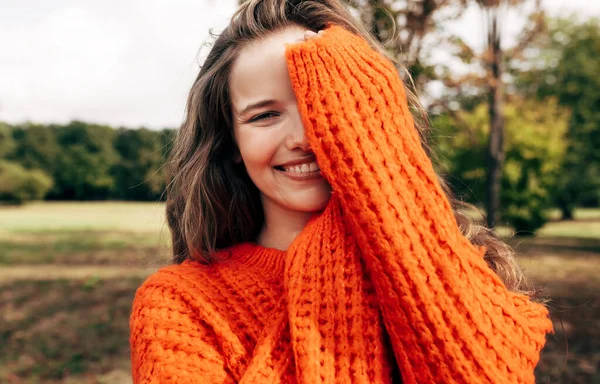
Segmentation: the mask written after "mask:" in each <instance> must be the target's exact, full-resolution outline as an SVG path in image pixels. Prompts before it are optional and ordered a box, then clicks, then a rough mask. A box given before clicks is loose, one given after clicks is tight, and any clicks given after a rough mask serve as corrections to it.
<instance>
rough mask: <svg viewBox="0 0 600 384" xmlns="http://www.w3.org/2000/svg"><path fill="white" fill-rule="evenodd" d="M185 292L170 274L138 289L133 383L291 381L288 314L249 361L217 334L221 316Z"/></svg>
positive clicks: (133, 323)
mask: <svg viewBox="0 0 600 384" xmlns="http://www.w3.org/2000/svg"><path fill="white" fill-rule="evenodd" d="M183 291H185V289H182V288H181V277H180V276H177V275H174V274H170V273H163V274H160V273H159V274H155V275H153V276H152V277H150V278H149V279H148V281H146V282H145V283H144V284H143V285H142V287H141V288H140V289H139V290H138V292H137V294H136V297H135V300H134V303H133V310H132V315H131V319H130V330H131V337H130V346H131V362H132V374H133V382H134V383H135V384H142V383H143V384H154V383H156V384H159V383H160V384H164V383H177V384H186V383H200V382H201V383H206V384H217V383H218V384H225V383H238V382H239V383H262V382H268V383H290V382H292V379H293V374H294V369H293V357H292V351H291V347H290V345H289V342H287V341H288V339H289V330H288V327H287V321H286V320H287V319H286V317H285V311H283V310H281V311H278V312H277V315H276V316H275V317H274V318H273V320H272V323H271V324H270V325H269V326H267V327H266V328H265V332H264V333H263V335H261V337H260V338H259V340H258V341H257V345H256V347H255V348H254V351H250V352H251V353H252V356H249V355H250V354H249V353H247V352H246V351H245V350H244V349H243V347H241V346H240V345H239V342H238V341H237V340H236V337H235V335H223V334H217V333H216V332H215V331H214V329H215V328H217V327H218V326H215V323H218V320H217V321H214V319H218V318H219V316H218V314H217V312H216V310H215V309H214V308H213V306H212V305H211V304H210V303H208V302H206V303H196V304H199V305H192V304H190V303H192V302H194V300H199V299H200V298H199V296H200V295H197V293H198V292H196V294H195V295H194V297H193V298H192V297H189V296H190V295H189V293H187V294H186V292H183ZM200 312H202V313H200ZM208 319H211V320H210V321H208ZM205 320H207V321H205ZM223 326H224V327H222V328H225V327H226V325H223ZM225 345H226V346H225ZM224 349H227V352H226V353H225V352H223V350H224Z"/></svg>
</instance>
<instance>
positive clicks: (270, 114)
mask: <svg viewBox="0 0 600 384" xmlns="http://www.w3.org/2000/svg"><path fill="white" fill-rule="evenodd" d="M278 116H280V114H279V113H278V112H275V111H269V112H265V113H261V114H260V115H256V116H254V117H253V118H251V119H250V120H249V122H250V123H254V122H257V121H263V120H268V119H272V118H274V117H278Z"/></svg>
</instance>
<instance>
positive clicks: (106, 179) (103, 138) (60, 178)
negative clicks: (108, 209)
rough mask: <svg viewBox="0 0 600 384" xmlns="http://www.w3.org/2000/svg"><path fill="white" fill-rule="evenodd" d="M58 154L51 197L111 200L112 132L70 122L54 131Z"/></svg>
mask: <svg viewBox="0 0 600 384" xmlns="http://www.w3.org/2000/svg"><path fill="white" fill-rule="evenodd" d="M54 129H55V133H56V140H57V142H58V144H59V145H60V152H59V153H58V154H57V156H56V166H55V167H54V172H53V178H54V181H55V187H54V188H53V190H52V191H51V194H50V197H52V198H55V199H61V200H62V199H66V200H73V199H74V200H104V199H107V198H110V197H111V196H112V191H113V188H114V180H113V178H112V176H111V175H110V172H109V171H110V169H111V167H112V166H113V165H114V164H115V163H116V162H117V161H118V156H117V153H116V152H115V150H114V148H113V146H112V143H113V137H114V135H115V131H114V129H113V128H111V127H108V126H103V125H94V124H86V123H84V122H81V121H73V122H71V123H69V124H68V125H66V126H56V127H54Z"/></svg>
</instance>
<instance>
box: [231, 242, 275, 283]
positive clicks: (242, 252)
mask: <svg viewBox="0 0 600 384" xmlns="http://www.w3.org/2000/svg"><path fill="white" fill-rule="evenodd" d="M224 252H227V253H228V254H229V255H228V256H229V257H228V259H229V261H228V262H231V263H236V264H238V265H240V266H243V267H245V268H246V267H247V268H249V269H255V270H260V271H262V272H264V273H266V274H268V275H271V276H274V277H280V278H282V277H283V269H284V267H285V255H286V251H281V250H279V249H275V248H267V247H263V246H262V245H259V244H257V243H250V242H244V243H240V244H236V245H232V246H231V247H229V248H227V249H226V250H224Z"/></svg>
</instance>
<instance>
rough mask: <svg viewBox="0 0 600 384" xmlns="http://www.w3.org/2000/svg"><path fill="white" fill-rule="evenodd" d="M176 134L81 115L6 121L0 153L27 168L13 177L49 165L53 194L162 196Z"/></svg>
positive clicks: (128, 197)
mask: <svg viewBox="0 0 600 384" xmlns="http://www.w3.org/2000/svg"><path fill="white" fill-rule="evenodd" d="M172 134H173V130H169V129H165V130H162V131H151V130H148V129H145V128H141V129H126V128H120V129H118V130H115V129H113V128H111V127H109V126H105V125H97V124H88V123H85V122H81V121H72V122H71V123H69V124H67V125H56V124H53V125H41V124H31V123H25V124H20V125H16V126H10V125H8V124H5V123H0V159H5V160H8V161H10V162H12V163H16V164H19V165H20V166H21V167H22V168H24V170H23V171H15V170H14V169H13V168H11V175H13V176H11V177H16V176H14V175H16V174H17V173H19V174H21V173H23V172H25V170H27V172H33V170H43V171H44V173H45V174H46V178H47V177H48V176H50V177H51V179H52V183H51V185H52V188H51V190H50V191H47V192H48V193H47V198H49V199H53V200H106V199H123V200H158V199H160V198H161V197H162V192H163V191H164V189H165V185H166V175H165V171H164V169H163V164H164V162H165V159H166V156H167V155H168V152H169V149H170V143H171V140H172ZM34 174H35V172H34ZM19 185H23V184H19ZM6 188H8V187H6ZM13 188H14V186H13ZM13 194H14V193H13ZM11 196H12V194H11Z"/></svg>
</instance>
